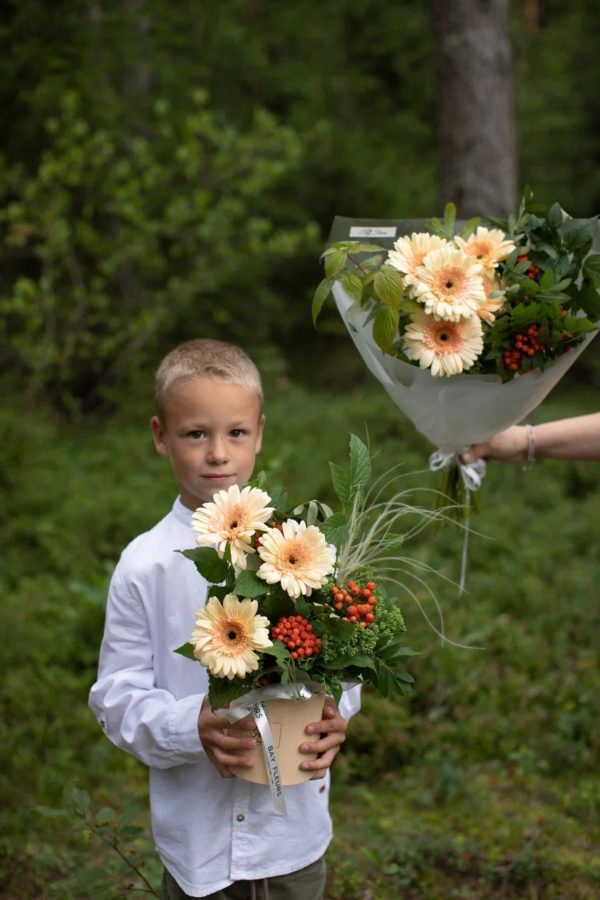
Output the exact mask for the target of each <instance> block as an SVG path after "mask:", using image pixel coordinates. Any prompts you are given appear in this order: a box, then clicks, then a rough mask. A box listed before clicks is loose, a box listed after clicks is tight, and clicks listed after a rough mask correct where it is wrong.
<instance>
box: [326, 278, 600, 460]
mask: <svg viewBox="0 0 600 900" xmlns="http://www.w3.org/2000/svg"><path fill="white" fill-rule="evenodd" d="M333 296H334V298H335V302H336V304H337V308H338V310H339V313H340V315H341V317H342V319H343V320H344V323H345V325H346V327H347V329H348V331H349V333H350V335H351V337H352V340H353V341H354V343H355V345H356V348H357V350H358V351H359V353H360V355H361V356H362V358H363V360H364V361H365V363H366V365H367V367H368V368H369V370H370V371H371V372H372V374H373V375H374V376H375V378H377V379H378V381H380V382H381V384H382V385H383V387H384V388H385V390H386V391H387V393H388V394H389V395H390V397H391V398H392V400H393V401H394V403H395V404H396V406H397V407H398V409H400V410H401V411H402V412H403V413H404V415H405V416H407V417H408V418H409V419H410V420H411V422H412V423H413V425H414V426H415V428H416V429H417V431H419V432H421V434H423V435H424V436H425V437H426V438H427V439H428V440H429V441H431V443H432V444H434V446H435V447H437V448H438V450H439V451H441V452H442V453H443V454H450V455H454V454H456V453H459V452H460V451H461V450H463V449H464V448H465V447H467V446H468V445H469V444H476V443H479V442H481V441H485V440H487V439H488V438H490V437H492V435H494V434H496V433H497V432H499V431H503V430H504V429H505V428H508V427H509V426H510V425H515V424H516V423H517V422H520V421H521V419H524V418H525V417H526V416H527V415H529V413H530V412H531V411H532V410H534V409H535V408H536V406H538V404H539V403H541V402H542V400H543V399H544V397H546V396H547V394H549V393H550V391H551V390H552V388H553V387H554V386H555V384H557V382H558V381H560V379H561V378H562V376H563V375H564V374H565V372H567V371H568V369H569V368H570V367H571V366H572V365H573V363H574V362H575V360H576V359H577V358H578V356H579V355H580V354H581V353H583V351H584V350H585V348H586V347H587V346H588V344H589V343H590V341H592V340H593V338H594V337H595V335H596V334H597V332H591V333H590V334H588V335H587V336H586V337H585V338H584V340H583V341H582V342H581V344H579V345H578V346H577V347H575V348H574V349H573V350H571V351H569V352H568V353H565V354H564V355H563V356H562V357H561V358H560V359H557V360H556V361H554V362H552V363H551V364H550V365H548V366H547V367H546V368H545V369H544V371H543V372H540V371H531V372H527V373H526V374H524V375H521V376H516V377H514V378H513V379H512V380H511V381H507V382H505V383H504V384H503V383H502V382H501V380H500V378H498V376H496V375H468V374H463V375H452V376H450V377H449V378H446V377H444V378H433V376H432V375H431V372H430V371H429V369H420V368H419V367H418V366H414V365H411V364H410V363H406V362H403V361H402V360H399V359H395V358H394V357H392V356H387V355H386V354H384V353H383V352H382V351H381V350H380V349H379V347H378V346H377V344H376V343H375V341H374V340H373V331H372V325H371V322H368V321H367V312H366V311H365V310H362V309H360V307H358V306H357V305H356V304H355V303H354V302H353V301H352V300H351V298H350V297H349V296H348V295H347V294H346V292H345V291H344V289H343V288H342V286H341V285H340V284H339V282H336V283H335V284H334V286H333Z"/></svg>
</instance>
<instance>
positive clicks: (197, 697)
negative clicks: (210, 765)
mask: <svg viewBox="0 0 600 900" xmlns="http://www.w3.org/2000/svg"><path fill="white" fill-rule="evenodd" d="M154 662H155V661H154V652H153V646H152V640H151V637H150V633H149V629H148V622H147V619H146V614H145V611H144V609H143V607H142V605H141V604H140V603H139V602H138V601H137V600H136V599H135V598H134V597H133V596H132V594H131V593H130V592H129V591H128V589H127V587H126V585H125V584H124V582H123V580H122V579H121V578H120V577H119V575H118V574H117V573H115V575H114V576H113V579H112V581H111V586H110V591H109V597H108V604H107V611H106V625H105V631H104V639H103V641H102V648H101V651H100V664H99V670H98V680H97V681H96V683H95V684H94V686H93V687H92V689H91V691H90V697H89V703H90V707H91V708H92V710H93V712H94V714H95V715H96V718H97V719H98V721H99V722H100V725H101V726H102V728H103V730H104V731H105V733H106V735H107V737H108V738H109V739H110V740H111V741H112V742H113V743H114V744H116V745H117V747H120V748H121V749H122V750H126V751H127V752H129V753H132V754H133V755H134V756H136V757H137V758H138V759H140V760H141V761H142V762H143V763H145V764H146V765H148V766H154V767H156V768H161V769H163V768H170V767H172V766H177V765H181V764H183V763H193V762H197V761H198V759H199V757H201V756H202V755H203V754H204V749H203V747H202V744H201V743H200V738H199V735H198V715H199V713H200V707H201V705H202V701H203V698H204V694H201V693H198V694H193V695H190V696H187V697H183V698H182V699H180V700H177V699H176V698H175V697H174V695H173V694H172V693H171V692H170V691H168V690H164V689H162V688H159V687H157V686H156V683H155V675H154Z"/></svg>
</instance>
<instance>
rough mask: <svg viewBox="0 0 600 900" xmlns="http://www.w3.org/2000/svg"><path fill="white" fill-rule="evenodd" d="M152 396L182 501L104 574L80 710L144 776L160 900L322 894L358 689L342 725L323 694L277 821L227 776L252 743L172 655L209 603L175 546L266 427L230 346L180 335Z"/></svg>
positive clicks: (260, 797) (241, 358)
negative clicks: (335, 769) (97, 639)
mask: <svg viewBox="0 0 600 900" xmlns="http://www.w3.org/2000/svg"><path fill="white" fill-rule="evenodd" d="M155 402H156V415H155V416H153V418H152V421H151V427H152V436H153V439H154V446H155V448H156V450H157V452H158V453H159V454H160V455H161V456H164V457H168V458H169V460H170V462H171V466H172V468H173V472H174V474H175V478H176V480H177V483H178V485H179V497H178V498H177V499H176V501H175V503H174V505H173V508H172V510H171V512H170V513H169V514H168V515H167V516H166V517H165V518H164V519H162V520H161V521H160V522H159V523H158V524H157V525H156V526H155V527H154V528H153V529H152V530H151V531H149V532H147V533H146V534H142V535H140V536H139V537H138V538H136V539H135V540H134V541H132V543H131V544H129V546H128V547H127V548H126V549H125V551H124V553H123V555H122V556H121V559H120V561H119V563H118V565H117V567H116V569H115V572H114V575H113V578H112V580H111V585H110V591H109V597H108V605H107V613H106V626H105V633H104V639H103V642H102V648H101V652H100V664H99V673H98V680H97V682H96V684H95V685H94V686H93V688H92V690H91V692H90V706H91V707H92V709H93V711H94V713H95V714H96V716H97V718H98V720H99V721H100V724H101V726H102V728H103V729H104V731H105V732H106V734H107V736H108V737H109V738H110V740H111V741H113V743H115V744H116V745H117V746H118V747H121V748H122V749H124V750H127V751H128V752H130V753H133V754H134V756H136V757H137V758H138V759H140V760H141V761H142V762H144V763H145V764H146V765H147V766H149V768H150V805H151V812H152V830H153V836H154V840H155V843H156V846H157V849H158V852H159V854H160V857H161V859H162V861H163V863H164V866H165V872H164V878H163V898H165V900H181V898H185V897H210V898H212V900H226V898H227V900H234V898H235V900H247V898H252V897H255V896H259V897H260V898H261V900H262V897H263V896H265V897H268V898H269V900H319V898H321V897H322V896H323V890H324V880H325V865H324V853H325V849H326V847H327V845H328V843H329V840H330V837H331V820H330V818H329V813H328V809H327V807H328V801H327V793H328V791H327V788H328V778H329V772H328V770H329V767H330V766H331V764H332V762H333V759H334V757H335V755H336V753H337V751H338V749H339V747H340V745H341V744H342V742H343V741H344V737H345V731H346V727H347V722H346V719H347V718H349V716H350V715H352V713H353V712H355V711H356V709H357V708H358V702H359V701H358V691H357V689H354V690H353V691H350V692H348V693H347V694H346V695H345V696H344V698H343V700H342V703H341V706H342V709H343V712H344V715H345V717H346V718H344V717H342V715H341V714H340V712H338V710H337V708H336V706H335V704H334V703H333V701H332V700H331V699H330V698H328V699H327V700H326V703H325V709H324V712H323V719H322V721H321V722H318V723H313V725H309V726H308V727H307V732H308V734H312V735H314V737H313V738H312V739H311V738H308V739H307V741H306V743H304V744H302V745H301V751H302V752H305V753H311V752H313V753H314V752H316V753H318V754H319V755H318V757H317V759H315V760H308V759H307V760H306V761H305V762H303V763H302V764H301V766H302V768H304V769H306V770H309V771H312V772H313V776H312V777H311V780H309V781H307V782H305V783H304V784H300V785H295V786H293V787H290V788H287V789H286V805H287V809H288V815H287V816H282V815H280V814H279V813H277V812H276V811H275V809H274V807H273V802H272V799H271V795H270V792H269V790H268V788H266V787H264V786H261V785H255V784H252V783H250V782H247V781H245V780H242V779H238V778H234V777H232V775H231V772H230V769H229V767H230V766H232V765H240V757H239V756H238V755H235V753H236V751H238V752H239V751H243V750H247V749H249V748H251V747H253V746H254V739H253V738H252V737H250V736H248V737H246V738H240V737H231V736H228V735H227V733H226V726H227V722H226V720H225V719H224V718H223V717H222V716H219V715H217V714H215V713H213V712H212V711H211V708H210V705H209V703H208V695H207V675H206V671H205V669H204V668H203V667H201V666H200V665H199V664H198V663H196V662H194V661H193V660H188V659H185V658H184V657H182V656H180V655H179V654H177V653H174V652H173V651H174V649H175V648H176V647H179V646H181V645H182V644H183V643H185V641H186V640H188V639H189V636H190V634H191V631H192V627H193V624H194V620H195V612H196V610H197V608H198V607H199V606H200V605H201V603H202V602H203V601H204V600H205V599H206V582H205V581H204V580H203V579H202V578H201V577H200V575H199V574H198V572H197V570H196V568H195V566H194V565H193V564H192V563H191V562H190V561H189V560H187V559H186V558H185V557H184V556H183V555H182V554H180V553H175V552H174V551H175V550H180V549H184V548H186V547H193V546H194V535H193V532H192V529H191V516H192V512H193V510H195V509H196V508H197V507H198V506H200V505H201V504H202V503H204V502H205V501H207V500H210V499H211V498H212V496H213V494H214V493H215V491H218V490H222V489H225V488H228V487H229V486H230V485H232V484H239V485H240V486H243V485H244V484H246V482H247V481H248V480H249V478H250V477H251V475H252V471H253V468H254V461H255V457H256V454H257V453H258V452H259V451H260V449H261V442H262V432H263V427H264V422H265V417H264V415H263V412H262V388H261V383H260V376H259V374H258V371H257V369H256V367H255V366H254V363H252V362H251V360H250V359H249V358H248V357H247V356H246V354H245V353H243V351H241V350H240V349H239V348H237V347H234V346H232V345H231V344H226V343H223V342H220V341H212V340H196V341H190V342H188V343H186V344H183V345H182V346H180V347H178V348H176V349H175V350H173V351H172V352H171V353H169V354H168V355H167V356H166V357H165V359H164V360H163V362H162V363H161V365H160V367H159V369H158V371H157V373H156V384H155ZM244 723H245V727H246V728H248V729H252V728H253V727H254V723H253V722H252V720H250V719H246V720H244ZM243 765H245V766H247V767H251V765H252V763H251V761H250V760H249V759H248V758H244V759H243ZM319 779H320V780H321V783H319ZM259 880H260V881H259ZM257 881H259V888H260V890H259V893H258V895H257V893H256V891H257V887H256V882H257Z"/></svg>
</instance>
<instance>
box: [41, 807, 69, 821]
mask: <svg viewBox="0 0 600 900" xmlns="http://www.w3.org/2000/svg"><path fill="white" fill-rule="evenodd" d="M33 810H34V812H36V813H39V815H40V816H44V818H46V819H59V818H61V817H64V816H67V815H68V812H67V811H66V809H54V808H53V807H51V806H34V807H33Z"/></svg>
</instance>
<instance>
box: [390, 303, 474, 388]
mask: <svg viewBox="0 0 600 900" xmlns="http://www.w3.org/2000/svg"><path fill="white" fill-rule="evenodd" d="M404 347H405V349H406V350H408V351H409V353H410V356H411V358H412V359H416V360H418V361H419V365H420V367H421V368H422V369H429V368H431V374H432V375H433V376H435V377H437V376H442V375H458V374H459V373H460V372H462V371H463V369H469V368H470V367H471V366H472V365H473V363H474V362H475V360H476V359H477V357H478V356H479V355H480V353H481V352H482V350H483V337H482V328H481V322H480V320H479V318H478V317H477V316H467V317H465V318H461V319H459V320H458V321H456V322H449V321H444V320H443V319H436V318H435V317H434V316H430V315H427V313H414V315H413V316H411V322H410V325H408V326H407V328H406V331H405V332H404Z"/></svg>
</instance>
